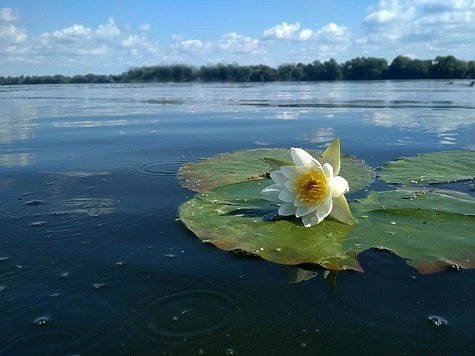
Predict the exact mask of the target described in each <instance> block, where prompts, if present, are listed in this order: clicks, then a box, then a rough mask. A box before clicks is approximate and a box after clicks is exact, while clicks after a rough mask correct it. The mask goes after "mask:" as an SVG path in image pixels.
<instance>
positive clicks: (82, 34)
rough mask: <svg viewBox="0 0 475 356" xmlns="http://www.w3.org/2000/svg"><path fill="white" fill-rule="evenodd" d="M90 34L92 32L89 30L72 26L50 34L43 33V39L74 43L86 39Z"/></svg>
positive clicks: (81, 26)
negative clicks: (49, 38) (48, 38)
mask: <svg viewBox="0 0 475 356" xmlns="http://www.w3.org/2000/svg"><path fill="white" fill-rule="evenodd" d="M92 33H93V31H92V30H91V29H90V28H87V27H84V26H83V25H76V24H74V25H72V26H71V27H67V28H65V29H62V30H59V31H54V32H53V33H52V34H48V33H45V34H44V35H45V37H51V38H53V39H57V40H61V41H66V42H74V41H77V40H80V39H87V38H88V37H90V36H91V34H92Z"/></svg>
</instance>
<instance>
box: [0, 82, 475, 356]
mask: <svg viewBox="0 0 475 356" xmlns="http://www.w3.org/2000/svg"><path fill="white" fill-rule="evenodd" d="M473 94H474V92H473V88H469V87H467V86H463V85H450V86H449V85H445V84H444V82H437V81H420V82H404V81H403V82H335V83H271V84H246V85H239V84H226V85H222V84H156V85H155V84H149V85H142V84H137V85H122V84H117V85H67V86H56V85H51V86H41V85H40V86H19V87H3V88H2V90H1V91H0V231H1V234H0V315H1V318H0V319H1V322H0V335H1V337H0V355H23V354H32V353H33V354H48V355H68V354H71V355H72V354H145V355H149V354H163V355H166V354H170V355H171V354H177V355H182V354H183V355H187V354H192V355H196V354H210V355H222V354H233V353H235V354H265V353H271V354H276V355H279V354H282V355H289V354H309V355H314V354H319V353H321V354H350V353H363V352H365V353H366V354H368V353H374V354H376V353H378V352H380V351H381V349H383V348H384V349H385V350H388V351H387V352H388V353H390V354H391V353H392V354H403V353H406V354H428V353H451V354H463V353H466V354H472V353H474V352H475V349H474V348H475V346H474V345H473V344H471V340H472V333H471V330H473V327H474V326H475V325H474V322H473V317H472V316H473V314H474V313H475V309H474V308H475V307H474V306H475V299H474V295H473V290H474V288H475V278H473V277H474V271H450V272H444V273H440V274H438V275H433V276H420V275H418V274H417V273H415V271H414V270H412V269H411V268H410V267H408V266H407V265H406V264H405V263H404V261H401V260H400V259H399V258H397V257H396V256H394V255H391V254H384V253H382V252H381V251H369V252H365V253H363V254H362V256H361V261H360V262H361V263H362V265H363V266H364V269H365V273H364V274H359V273H356V272H355V273H352V272H348V273H346V272H344V273H340V274H339V275H338V281H336V279H334V278H333V279H332V278H331V276H328V275H327V274H325V272H324V271H322V270H321V269H318V268H315V269H312V268H310V270H308V271H304V270H296V269H295V268H294V267H290V266H281V265H276V264H271V263H267V262H265V261H262V260H259V259H256V258H250V257H243V256H238V255H235V254H232V253H225V252H223V251H220V250H217V249H215V248H212V247H210V246H208V245H206V244H203V243H202V242H200V241H199V240H198V239H196V238H195V237H194V235H192V234H191V233H190V232H189V231H188V230H186V229H185V228H184V227H183V226H182V225H181V223H180V222H179V221H177V220H176V219H177V211H178V207H179V206H180V204H181V203H183V202H184V201H185V200H187V199H189V198H191V197H193V196H194V193H192V192H190V191H188V190H185V189H183V188H181V187H180V185H179V184H178V182H177V180H176V173H177V171H178V168H179V167H180V166H181V165H183V163H184V162H187V161H196V160H198V159H200V158H203V157H211V156H214V155H216V154H218V153H221V152H229V151H234V150H239V149H248V148H256V147H261V146H265V147H291V146H308V148H313V149H322V148H323V147H325V146H326V145H327V144H328V143H329V142H331V141H332V140H333V139H334V138H335V137H340V138H341V140H342V144H343V151H344V153H349V154H352V155H355V156H357V157H358V158H361V159H363V160H365V161H366V162H367V163H368V164H369V165H372V166H377V165H380V164H382V163H384V162H385V161H387V160H392V159H394V158H396V157H399V156H402V155H408V154H415V153H419V152H428V151H440V150H445V149H467V148H475V142H474V140H473V137H475V132H474V130H475V110H473V109H475V106H474V103H473ZM225 228H226V227H223V229H225ZM302 271H303V272H302ZM289 274H291V275H292V279H291V281H293V282H296V281H299V282H300V283H289ZM315 276H317V278H313V277H315ZM444 321H447V323H445V324H444ZM428 340H431V342H430V343H428ZM32 350H33V352H32Z"/></svg>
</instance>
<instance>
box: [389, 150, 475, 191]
mask: <svg viewBox="0 0 475 356" xmlns="http://www.w3.org/2000/svg"><path fill="white" fill-rule="evenodd" d="M380 176H381V178H382V179H383V180H385V181H386V182H387V183H399V184H432V183H446V182H453V181H458V180H465V179H471V178H473V177H474V176H475V151H445V152H436V153H426V154H420V155H417V156H411V157H404V158H401V159H398V160H396V161H391V162H388V163H387V164H386V165H385V166H384V167H383V168H382V169H381V173H380Z"/></svg>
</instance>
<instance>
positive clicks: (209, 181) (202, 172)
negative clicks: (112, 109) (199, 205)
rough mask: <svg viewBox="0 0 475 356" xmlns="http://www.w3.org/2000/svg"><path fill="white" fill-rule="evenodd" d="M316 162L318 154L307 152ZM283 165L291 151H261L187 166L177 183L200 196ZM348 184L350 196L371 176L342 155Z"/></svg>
mask: <svg viewBox="0 0 475 356" xmlns="http://www.w3.org/2000/svg"><path fill="white" fill-rule="evenodd" d="M308 152H309V153H310V154H312V155H313V156H314V157H316V158H317V159H318V158H319V157H320V155H321V152H317V151H312V150H310V151H308ZM282 164H293V163H292V158H291V156H290V150H288V149H277V148H264V149H253V150H244V151H236V152H232V153H225V154H220V155H218V156H215V157H212V158H208V159H203V160H200V161H198V162H191V163H186V164H185V165H183V166H182V167H181V168H180V173H179V180H180V183H181V185H182V186H184V187H186V188H189V189H191V190H193V191H197V192H203V191H206V190H209V189H213V188H216V187H219V186H222V185H226V184H232V183H237V182H244V181H249V180H256V179H264V178H265V174H266V173H267V172H268V171H269V170H270V169H276V168H279V167H280V166H281V165H282ZM339 174H340V175H341V176H342V177H344V178H345V179H346V180H347V181H349V182H351V183H350V190H351V191H352V192H354V191H357V190H360V189H362V188H364V187H365V186H367V185H369V184H371V182H373V180H374V172H373V170H372V169H371V168H369V167H368V166H367V165H365V164H364V163H363V162H362V161H360V160H358V159H356V158H354V157H351V156H348V155H343V156H342V157H341V172H340V173H339Z"/></svg>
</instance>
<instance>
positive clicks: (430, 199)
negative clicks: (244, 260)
mask: <svg viewBox="0 0 475 356" xmlns="http://www.w3.org/2000/svg"><path fill="white" fill-rule="evenodd" d="M269 184H271V181H270V180H256V181H248V182H242V183H235V184H231V185H226V186H221V187H218V188H215V189H212V190H210V191H207V192H203V193H200V194H198V196H197V197H195V198H194V199H191V200H189V201H188V202H186V203H184V204H183V205H182V206H181V208H180V219H181V221H182V222H183V223H184V224H185V225H186V226H187V227H188V228H189V229H190V230H191V231H193V232H194V233H195V234H196V235H197V236H198V237H199V238H200V239H201V240H202V241H205V242H210V243H212V244H214V245H215V246H217V247H219V248H221V249H223V250H239V251H243V252H245V253H248V254H252V255H257V256H261V257H263V258H264V259H266V260H269V261H272V262H276V263H282V264H289V265H298V264H303V263H314V264H318V265H321V266H323V267H325V268H327V269H330V270H344V269H354V270H357V271H361V270H362V268H361V266H360V265H359V263H358V259H357V255H358V253H359V252H361V251H364V250H366V249H369V248H373V247H376V248H382V249H387V250H390V251H393V252H394V253H395V254H397V255H399V256H400V257H402V258H405V259H407V260H406V261H407V263H408V264H410V265H411V266H413V267H415V268H416V269H418V270H419V271H420V272H421V273H431V272H437V271H440V270H442V269H445V268H447V267H448V266H453V265H455V266H460V267H463V268H474V267H475V236H474V234H473V231H475V218H474V216H473V213H474V212H475V199H474V198H472V197H471V196H469V195H465V194H462V193H456V192H450V193H448V192H418V191H413V190H395V191H386V192H371V193H370V194H369V196H368V197H367V198H365V199H363V200H361V201H357V202H351V203H350V209H351V210H352V212H353V215H354V216H355V217H357V218H359V224H358V225H356V226H353V227H352V226H347V225H343V224H340V223H338V222H336V221H333V220H331V219H326V220H324V221H323V222H322V223H320V224H318V225H316V226H313V227H311V228H306V227H303V225H302V224H301V221H300V220H299V219H296V218H290V219H281V218H278V219H273V217H274V216H275V213H276V210H277V207H276V206H275V205H274V204H273V203H270V202H268V201H265V200H263V199H261V198H259V193H260V191H261V190H262V189H263V188H264V187H266V186H267V185H269Z"/></svg>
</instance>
